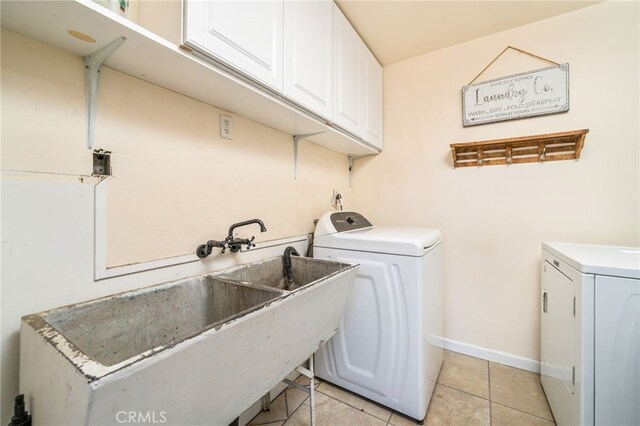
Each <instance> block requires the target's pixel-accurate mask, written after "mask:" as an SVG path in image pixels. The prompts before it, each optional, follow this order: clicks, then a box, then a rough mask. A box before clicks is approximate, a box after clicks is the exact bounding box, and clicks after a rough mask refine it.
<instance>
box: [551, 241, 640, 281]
mask: <svg viewBox="0 0 640 426" xmlns="http://www.w3.org/2000/svg"><path fill="white" fill-rule="evenodd" d="M542 247H543V249H545V250H546V251H548V252H549V253H551V254H553V255H555V256H557V257H558V258H560V259H561V260H562V261H564V262H566V263H568V264H569V265H571V266H572V267H573V268H575V269H577V270H578V271H580V272H583V273H585V274H597V275H611V276H614V277H623V278H640V247H621V246H597V245H590V244H571V243H544V242H543V243H542Z"/></svg>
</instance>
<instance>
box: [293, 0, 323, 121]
mask: <svg viewBox="0 0 640 426" xmlns="http://www.w3.org/2000/svg"><path fill="white" fill-rule="evenodd" d="M284 95H285V96H286V97H287V98H289V99H290V100H292V101H294V102H296V103H297V104H299V105H301V106H303V107H305V108H307V109H309V110H310V111H312V112H314V113H316V114H318V115H320V116H322V117H324V118H326V119H327V120H328V121H332V120H333V1H332V0H320V1H318V0H313V1H306V0H285V3H284Z"/></svg>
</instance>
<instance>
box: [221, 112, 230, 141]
mask: <svg viewBox="0 0 640 426" xmlns="http://www.w3.org/2000/svg"><path fill="white" fill-rule="evenodd" d="M220 137H221V138H223V139H233V118H231V117H229V116H228V115H222V114H220Z"/></svg>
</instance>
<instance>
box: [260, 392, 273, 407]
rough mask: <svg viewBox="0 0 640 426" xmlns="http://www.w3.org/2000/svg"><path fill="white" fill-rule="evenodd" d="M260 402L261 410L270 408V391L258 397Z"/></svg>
mask: <svg viewBox="0 0 640 426" xmlns="http://www.w3.org/2000/svg"><path fill="white" fill-rule="evenodd" d="M260 403H261V405H262V411H268V410H269V409H270V408H271V391H269V392H267V393H265V394H264V396H263V397H262V398H260Z"/></svg>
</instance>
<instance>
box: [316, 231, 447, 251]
mask: <svg viewBox="0 0 640 426" xmlns="http://www.w3.org/2000/svg"><path fill="white" fill-rule="evenodd" d="M441 240H442V234H441V233H440V231H438V230H437V229H427V228H393V227H384V226H374V227H370V228H365V229H357V230H354V231H347V232H337V233H333V234H329V235H323V236H319V237H316V238H315V240H314V243H313V245H314V246H315V247H326V248H337V249H343V250H354V251H367V252H373V253H385V254H395V255H402V256H424V254H425V253H426V252H427V251H428V250H429V248H431V247H433V246H435V245H437V244H438V243H439V242H440V241H441Z"/></svg>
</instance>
